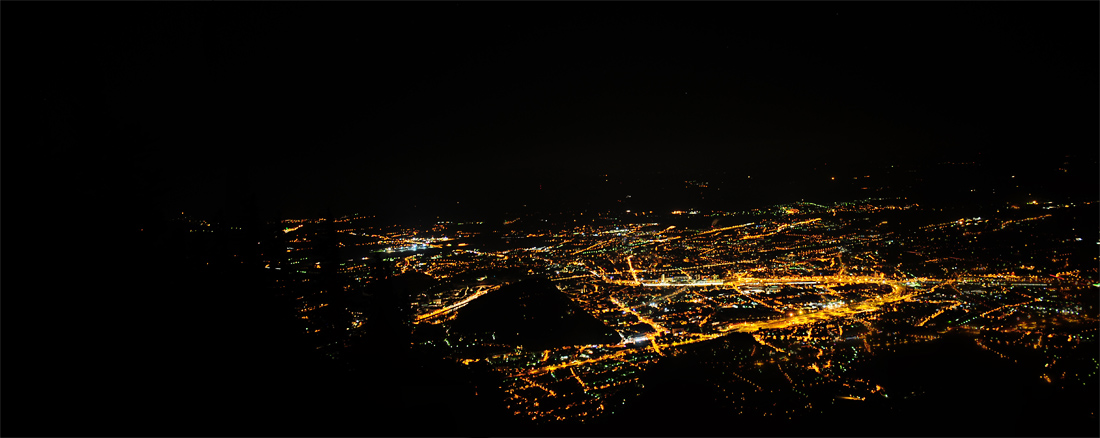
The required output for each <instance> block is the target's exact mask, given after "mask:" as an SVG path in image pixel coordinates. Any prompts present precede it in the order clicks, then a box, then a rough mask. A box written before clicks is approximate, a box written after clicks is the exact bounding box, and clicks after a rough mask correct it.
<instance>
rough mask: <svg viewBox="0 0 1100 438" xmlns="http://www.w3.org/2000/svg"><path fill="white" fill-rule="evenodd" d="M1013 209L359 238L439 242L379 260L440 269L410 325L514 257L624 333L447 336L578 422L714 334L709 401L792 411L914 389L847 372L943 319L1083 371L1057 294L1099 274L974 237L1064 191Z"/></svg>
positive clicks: (868, 210)
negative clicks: (591, 341)
mask: <svg viewBox="0 0 1100 438" xmlns="http://www.w3.org/2000/svg"><path fill="white" fill-rule="evenodd" d="M1086 204H1088V203H1086ZM1012 207H1015V208H1006V214H1005V217H1003V218H985V219H983V218H960V219H955V220H951V221H948V222H942V223H933V224H928V225H923V226H920V227H917V228H916V229H914V230H909V229H905V230H898V229H889V228H887V227H886V225H887V221H881V220H879V219H878V218H877V217H876V216H878V215H881V214H884V213H887V212H894V213H897V212H905V211H906V210H916V209H919V206H917V205H914V204H907V203H905V202H904V200H900V199H899V200H879V201H875V202H874V203H872V202H871V201H860V202H853V203H844V204H838V205H834V206H821V205H816V204H810V203H801V204H797V205H795V204H792V205H785V206H777V207H775V208H774V209H773V210H771V211H755V212H752V213H751V214H748V213H746V214H741V215H733V214H728V213H712V214H711V216H713V217H715V219H714V220H713V221H712V222H711V226H710V227H702V228H700V229H695V228H687V227H676V226H669V225H666V224H664V223H661V222H641V223H625V221H619V222H618V223H615V224H612V225H605V226H593V225H585V226H578V227H576V228H572V229H566V230H564V231H558V232H544V233H539V234H532V233H530V232H526V233H527V234H523V233H524V232H518V231H517V232H511V233H508V234H505V235H502V236H501V239H509V240H512V239H517V240H521V241H522V239H524V238H538V239H540V241H541V242H543V243H542V244H541V245H540V246H535V247H527V248H514V247H513V248H511V249H506V250H499V251H489V250H478V249H473V246H469V245H468V244H467V243H458V242H460V241H461V240H462V239H463V238H467V237H472V234H476V233H472V234H471V233H469V232H465V234H464V232H462V231H456V229H457V228H456V227H455V225H458V224H453V223H447V222H441V223H439V224H437V225H435V226H434V227H433V228H432V230H431V231H428V232H423V233H421V232H418V231H416V230H412V229H400V230H391V231H390V232H382V231H379V230H375V231H372V232H373V233H376V234H372V236H373V238H374V239H376V240H375V241H374V243H373V245H375V247H377V248H379V249H378V250H377V251H378V252H380V253H383V254H391V253H394V252H395V251H398V252H399V251H402V250H406V251H409V250H415V249H417V247H418V245H419V246H420V247H421V248H423V247H428V246H430V247H434V248H440V249H448V250H449V251H443V252H439V253H438V254H435V255H429V254H426V253H417V254H413V255H410V256H403V255H400V254H398V255H397V256H395V257H391V258H390V259H388V260H392V261H393V263H394V266H395V271H396V272H395V273H398V272H403V273H405V272H419V273H423V274H426V275H429V276H431V277H432V278H433V279H435V280H436V281H437V282H438V283H437V287H432V288H431V290H430V291H428V292H425V293H421V294H420V295H418V296H417V297H414V303H413V306H414V314H415V316H414V319H415V324H417V325H443V326H447V325H448V324H450V322H451V321H453V320H454V319H455V318H456V317H457V315H459V314H460V313H461V309H462V308H463V307H464V306H466V305H467V304H469V303H471V302H473V301H475V300H477V299H478V298H481V297H483V296H486V295H490V294H493V293H494V292H495V291H497V290H499V289H501V288H502V287H505V286H507V283H510V282H511V281H512V280H514V277H510V278H511V279H509V280H502V279H496V278H495V277H492V276H491V275H489V274H490V273H493V272H502V271H503V270H512V271H516V270H519V271H526V272H527V273H528V274H536V273H546V274H549V275H548V276H549V278H550V280H551V281H552V282H553V284H554V286H555V287H556V288H557V289H558V290H559V291H561V292H562V293H564V294H566V295H567V296H568V297H569V298H570V299H572V301H573V302H574V303H576V304H577V305H579V306H580V307H581V308H583V309H584V310H585V311H586V312H587V313H588V314H590V315H591V316H593V317H595V318H596V319H597V320H599V321H601V322H602V323H603V324H604V325H605V326H607V327H609V328H611V329H613V330H614V331H615V332H617V333H618V334H619V337H620V341H619V342H615V343H608V344H596V345H571V346H565V347H560V348H554V349H549V350H537V351H532V350H528V349H524V348H523V347H520V346H514V345H506V344H504V343H502V342H498V341H497V340H496V339H495V336H491V335H490V334H486V335H485V336H472V337H471V336H464V337H463V336H450V337H448V338H447V339H446V340H445V341H444V342H446V344H447V346H448V347H450V349H451V350H450V351H451V357H452V358H453V359H455V360H457V361H460V362H461V363H464V364H467V365H474V364H482V365H485V366H488V367H490V368H491V369H492V370H494V371H495V372H497V373H499V375H500V376H501V386H500V388H501V389H502V390H503V391H504V392H505V393H506V394H507V397H508V401H507V406H508V409H509V410H511V412H512V413H513V414H514V415H516V416H518V417H522V418H529V419H531V420H534V421H536V422H557V421H581V422H583V421H589V420H591V419H594V418H597V417H600V416H603V415H606V414H608V413H612V412H615V411H616V409H619V408H620V407H622V406H623V405H624V404H627V403H630V401H631V400H632V399H634V398H636V397H637V396H638V395H640V394H641V393H642V392H643V387H642V383H641V382H640V381H639V378H640V376H641V375H642V371H643V370H645V369H646V368H647V367H650V366H652V365H654V364H655V363H658V362H659V361H661V360H663V359H665V358H669V357H675V356H679V355H684V354H695V355H698V354H701V353H700V352H699V351H694V350H691V348H690V347H692V346H693V345H695V344H700V343H704V342H708V343H712V344H708V345H709V349H707V351H706V352H705V353H702V354H706V355H710V356H712V357H708V358H706V359H705V360H704V361H703V362H702V363H704V364H705V365H706V366H709V367H712V368H713V370H714V371H715V373H714V374H715V375H721V376H723V377H724V378H722V379H717V380H712V381H710V383H711V384H712V385H713V392H714V394H715V398H716V400H718V401H720V402H724V403H728V404H729V406H732V409H733V410H734V411H736V412H739V413H741V414H746V415H755V416H763V417H768V416H775V417H793V416H794V415H797V414H799V413H804V412H810V411H813V410H815V409H818V408H820V407H821V406H823V405H825V404H833V403H838V402H841V403H845V402H864V401H868V400H883V399H888V398H890V397H908V396H911V395H913V394H895V393H892V392H891V390H890V388H889V387H883V386H882V385H881V384H880V383H879V382H875V381H870V380H867V379H862V378H858V377H853V376H850V375H848V373H847V371H848V370H849V369H850V368H851V367H852V366H853V364H854V363H858V362H859V361H862V360H865V359H867V358H869V357H872V356H875V355H877V354H882V353H884V352H891V351H895V350H896V349H897V348H898V347H900V346H902V345H905V344H914V343H922V342H927V341H932V340H936V339H939V338H940V337H942V336H944V335H945V334H946V333H948V332H951V331H959V332H965V333H968V334H970V335H971V336H972V341H973V342H974V343H975V344H976V345H978V346H979V347H981V348H982V349H985V350H988V351H990V352H993V353H995V354H996V355H998V356H999V357H1001V358H1003V359H1004V360H1009V361H1017V357H1019V355H1018V354H1017V352H1018V351H1021V350H1026V351H1027V354H1033V353H1039V354H1040V356H1041V357H1042V358H1043V359H1042V360H1043V361H1045V364H1044V365H1043V367H1042V368H1040V369H1041V370H1042V371H1043V372H1042V373H1040V374H1038V375H1036V378H1039V379H1043V380H1044V381H1045V382H1048V383H1049V384H1053V385H1060V386H1063V387H1065V386H1070V385H1077V386H1078V387H1079V386H1080V385H1083V384H1086V383H1087V382H1092V381H1095V380H1096V371H1095V370H1096V368H1097V367H1096V364H1095V359H1092V360H1093V362H1094V363H1092V364H1087V365H1088V366H1087V367H1086V368H1087V369H1089V370H1091V371H1090V372H1089V373H1078V372H1076V371H1067V369H1062V368H1060V365H1059V364H1062V366H1074V367H1079V365H1080V364H1075V365H1066V364H1064V363H1063V362H1060V361H1059V359H1060V358H1061V356H1060V353H1061V352H1063V351H1066V350H1069V349H1073V348H1079V346H1080V344H1082V343H1084V344H1086V345H1088V344H1089V343H1094V342H1095V341H1096V339H1097V338H1096V335H1097V328H1096V321H1095V320H1093V319H1089V318H1087V317H1085V316H1082V314H1081V308H1080V305H1079V304H1076V303H1075V302H1074V301H1073V300H1071V299H1068V297H1070V296H1071V295H1072V294H1074V293H1080V291H1082V290H1083V291H1085V292H1087V293H1092V292H1094V288H1093V287H1092V284H1093V283H1096V282H1097V281H1096V279H1094V278H1089V276H1095V273H1094V272H1093V273H1082V272H1080V271H1073V270H1059V267H1065V266H1069V265H1068V263H1064V261H1065V260H1066V257H1067V256H1066V255H1065V251H1064V250H1063V249H1059V248H1058V247H1057V246H1055V247H1053V248H1047V249H1043V250H1042V251H1045V252H1043V253H1042V254H1043V256H1044V257H1045V258H1046V260H1050V262H1046V263H1041V264H1040V263H1036V265H1041V266H1040V267H1038V268H1037V267H1036V266H1029V265H1025V264H1020V263H1018V262H1015V261H1012V260H1009V259H1008V258H998V257H997V256H995V255H994V254H990V253H984V252H983V251H981V250H980V245H979V240H978V239H987V241H988V240H995V239H998V238H999V237H998V234H999V233H1000V234H1004V233H1008V232H1022V230H1021V229H1020V228H1021V227H1024V228H1026V227H1029V226H1033V225H1035V224H1038V223H1041V222H1042V221H1044V220H1050V218H1051V216H1052V215H1054V214H1057V210H1058V209H1060V208H1071V207H1074V206H1071V205H1064V206H1062V205H1056V206H1054V205H1049V206H1042V209H1043V210H1039V207H1040V206H1035V207H1028V208H1023V209H1021V208H1020V207H1019V206H1012ZM1051 209H1053V210H1055V211H1053V212H1051V211H1045V210H1051ZM1008 213H1011V214H1008ZM672 214H673V215H682V214H699V213H698V212H672ZM635 216H637V215H635ZM639 217H640V216H639ZM719 219H721V220H719ZM730 222H735V223H733V224H731V225H725V224H726V223H730ZM719 223H721V224H720V225H719ZM1014 228H1015V229H1016V230H1014ZM287 232H288V233H289V232H291V229H290V228H288V229H287ZM342 232H344V233H350V234H356V233H360V234H366V233H369V232H365V231H363V230H358V231H353V230H350V229H346V230H343V231H342ZM306 240H308V239H306ZM1071 240H1072V239H1071ZM1080 240H1081V239H1079V238H1078V239H1076V241H1073V242H1072V243H1073V244H1078V243H1079V242H1077V241H1080ZM1085 243H1091V242H1085ZM1093 244H1095V243H1093ZM513 246H515V245H513ZM460 247H463V248H460ZM465 248H470V249H465ZM960 248H962V250H960ZM292 250H293V248H291V249H288V252H290V251H292ZM967 251H969V253H966V252H967ZM1060 251H1061V252H1060ZM898 252H901V253H908V254H910V255H915V256H917V257H916V258H914V259H912V261H903V262H901V263H898V262H897V261H896V258H894V259H892V260H888V257H887V256H885V255H884V254H886V253H898ZM1032 258H1034V257H1032ZM349 262H354V261H349ZM341 269H342V270H343V271H344V272H348V273H352V274H353V275H355V274H354V273H355V272H358V271H357V270H361V269H363V268H362V267H359V265H356V264H355V263H348V264H345V265H344V266H343V267H342V268H341ZM1021 271H1022V272H1021ZM502 278H509V277H502ZM460 279H461V280H460ZM451 280H454V281H451ZM353 328H354V327H353ZM479 347H480V348H479ZM486 351H491V353H485V352H486ZM1077 369H1078V368H1073V370H1077Z"/></svg>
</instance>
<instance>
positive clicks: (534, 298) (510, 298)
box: [452, 279, 619, 350]
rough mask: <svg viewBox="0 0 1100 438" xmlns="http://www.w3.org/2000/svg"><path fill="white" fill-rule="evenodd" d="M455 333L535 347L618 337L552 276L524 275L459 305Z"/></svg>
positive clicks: (553, 346)
mask: <svg viewBox="0 0 1100 438" xmlns="http://www.w3.org/2000/svg"><path fill="white" fill-rule="evenodd" d="M452 333H460V334H464V335H468V336H475V335H476V334H478V333H487V334H492V335H495V336H496V338H495V340H496V341H497V342H499V343H503V344H511V345H522V346H523V347H525V348H528V349H536V350H541V349H549V348H555V347H561V346H566V345H584V344H604V343H614V342H618V341H619V335H618V334H617V333H615V332H614V331H613V330H611V329H609V328H607V327H606V326H604V325H603V323H601V322H600V321H598V320H596V319H595V318H593V317H592V316H591V315H589V314H587V313H585V311H584V310H583V309H581V308H580V307H578V306H577V305H576V304H574V303H573V302H572V301H571V300H570V299H569V297H567V296H565V294H563V293H561V292H559V291H558V290H557V289H556V288H554V285H553V283H551V282H550V281H549V280H547V279H528V280H523V281H521V282H519V283H517V284H513V285H509V286H504V287H502V288H500V290H497V291H495V292H492V293H490V294H488V295H486V296H484V297H481V298H478V299H477V300H474V301H472V302H470V304H468V305H467V306H466V307H465V308H463V309H462V310H460V311H459V315H458V318H457V319H455V321H454V325H453V327H452Z"/></svg>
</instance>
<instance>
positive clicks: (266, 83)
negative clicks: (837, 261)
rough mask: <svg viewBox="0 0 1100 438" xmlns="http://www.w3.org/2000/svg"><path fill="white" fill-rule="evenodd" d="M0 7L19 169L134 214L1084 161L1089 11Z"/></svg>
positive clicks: (1080, 6) (518, 197) (612, 194)
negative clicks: (27, 154)
mask: <svg viewBox="0 0 1100 438" xmlns="http://www.w3.org/2000/svg"><path fill="white" fill-rule="evenodd" d="M5 6H6V8H5V9H7V12H8V13H7V14H6V15H7V19H5V26H6V27H7V29H8V32H6V33H7V34H8V35H10V36H9V38H6V41H5V43H4V49H5V50H4V53H5V60H6V61H8V62H7V63H6V65H5V67H6V68H5V69H4V70H5V78H6V79H7V81H6V84H7V85H8V87H7V90H6V91H8V93H6V94H5V97H7V98H8V99H6V100H7V102H8V103H9V105H6V109H7V111H6V112H5V115H6V116H7V117H6V120H5V121H10V123H9V124H6V125H7V126H6V127H7V128H8V129H6V130H5V136H4V138H5V140H7V142H6V146H8V148H7V149H8V151H9V157H11V156H12V155H11V152H12V151H17V152H16V153H17V154H22V153H23V152H24V151H27V150H30V151H31V155H32V156H33V158H31V159H29V160H26V162H28V163H32V166H34V168H35V169H39V166H41V167H40V169H41V170H40V171H39V172H38V174H39V175H41V181H40V183H39V184H36V186H35V187H36V190H38V189H44V190H46V191H49V192H51V193H54V194H56V195H57V196H58V198H56V199H58V200H57V201H56V202H57V203H59V204H65V203H67V202H78V201H79V202H84V203H88V202H90V201H89V199H97V201H95V202H91V203H90V204H89V205H88V206H87V208H92V209H104V210H106V211H110V210H112V209H116V208H123V209H125V211H126V212H127V213H132V214H135V215H138V216H141V215H146V216H151V217H153V216H162V215H165V214H168V212H174V211H177V210H180V211H182V210H189V211H192V212H194V213H196V214H200V215H202V214H206V215H210V214H216V213H217V212H219V211H223V210H225V209H226V208H230V207H231V206H233V205H238V204H240V203H242V202H253V201H250V200H254V202H255V204H256V205H257V206H258V208H259V210H260V212H261V214H262V215H263V216H264V217H265V218H270V219H274V218H276V217H303V216H310V217H317V216H321V215H326V214H329V213H330V212H331V213H332V214H335V215H341V214H348V213H356V212H358V213H361V214H380V213H382V212H389V213H396V212H400V214H399V215H397V216H400V217H403V218H412V217H420V216H431V215H434V214H439V213H440V212H444V213H445V212H447V211H451V210H454V209H461V208H463V207H466V206H469V207H466V208H468V209H467V210H463V211H464V212H466V213H470V212H471V210H469V209H473V210H472V211H473V212H475V213H476V212H478V211H485V212H490V211H491V212H494V213H495V212H499V211H516V210H517V209H520V210H522V208H523V207H522V206H523V205H526V204H529V203H530V204H535V203H538V202H540V200H542V201H544V202H543V204H546V205H549V206H550V207H556V206H558V205H565V206H567V207H574V206H580V207H584V206H586V205H588V204H591V203H595V204H599V203H601V202H613V200H615V199H621V198H622V197H623V196H624V195H626V194H631V192H632V190H631V188H633V189H634V190H633V192H635V193H634V195H635V196H638V194H637V192H641V191H644V188H643V186H644V184H647V183H649V184H658V185H659V184H660V182H659V181H664V180H665V179H667V180H669V181H677V180H679V181H682V180H686V179H698V180H712V181H713V180H720V181H724V180H733V179H734V178H735V177H736V178H743V177H744V176H742V175H745V176H747V175H750V174H757V175H762V174H767V175H775V176H776V177H781V178H792V179H798V178H806V175H809V174H814V175H817V173H820V172H822V171H823V169H829V171H834V170H835V171H836V172H839V173H841V174H842V173H844V172H861V171H862V170H863V169H876V168H878V167H881V166H887V165H890V164H897V163H917V162H940V161H951V160H970V159H973V158H974V157H979V156H980V157H981V158H982V159H983V160H987V161H990V162H992V163H997V165H1005V166H1021V167H1026V166H1027V165H1029V164H1030V163H1033V162H1037V160H1038V161H1041V160H1044V159H1051V160H1053V159H1055V158H1061V157H1063V156H1064V155H1067V154H1070V155H1074V157H1075V159H1077V160H1079V161H1082V162H1084V163H1086V164H1087V165H1089V166H1091V165H1092V163H1095V157H1096V155H1097V141H1096V140H1097V138H1096V135H1097V120H1098V119H1100V112H1098V109H1097V100H1096V98H1097V95H1098V88H1097V76H1098V73H1097V72H1098V70H1097V53H1098V48H1100V47H1098V44H1097V24H1096V17H1097V12H1098V11H1097V9H1098V7H1097V4H1096V3H1095V2H1074V3H1058V4H1045V3H1043V4H1040V3H985V2H983V3H964V4H959V3H931V4H929V3H905V4H895V3H888V4H877V3H876V4H871V3H847V4H817V3H694V4H667V3H639V4H618V3H608V4H596V5H588V4H586V5H581V4H557V3H546V4H497V3H491V4H489V3H470V4H465V3H428V4H425V3H388V4H381V3H361V4H319V5H303V4H264V5H251V4H211V3H186V4H157V5H123V4H110V5H95V6H93V5H77V4H70V5H65V6H62V7H58V6H53V7H51V6H47V5H32V4H13V3H9V4H7V5H5ZM17 139H18V140H17ZM10 163H12V162H11V161H9V164H10ZM825 166H831V167H825ZM876 166H878V167H876ZM658 172H660V173H658ZM815 172H817V173H815ZM605 174H606V175H609V176H607V177H603V175H605ZM604 179H608V180H609V181H608V182H609V184H608V185H597V184H594V182H597V181H598V182H602V181H603V180H604ZM1094 179H1095V178H1094ZM616 182H618V185H617V186H616V185H615V183H616ZM10 187H11V186H9V188H10ZM563 200H564V201H565V202H564V204H563V203H562V201H563ZM785 200H786V199H776V202H782V201H785ZM586 203H588V204H586ZM463 204H465V205H463ZM730 207H731V208H735V207H738V205H730ZM397 216H395V217H397Z"/></svg>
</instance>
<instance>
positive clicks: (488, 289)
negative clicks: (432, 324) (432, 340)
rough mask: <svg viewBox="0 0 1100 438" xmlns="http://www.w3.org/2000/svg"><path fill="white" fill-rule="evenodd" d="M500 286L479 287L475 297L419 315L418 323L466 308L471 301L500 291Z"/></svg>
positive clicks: (471, 296) (417, 317)
mask: <svg viewBox="0 0 1100 438" xmlns="http://www.w3.org/2000/svg"><path fill="white" fill-rule="evenodd" d="M500 286H501V285H499V284H498V285H494V286H478V290H477V292H475V293H474V294H473V295H470V296H468V297H466V298H463V299H461V300H459V301H458V302H456V303H454V304H451V305H449V306H447V307H444V308H441V309H436V310H434V311H432V312H429V313H425V314H421V315H417V316H416V321H417V322H420V321H425V320H428V319H431V318H435V317H437V316H440V315H443V314H446V313H449V312H452V311H455V310H458V309H461V308H462V306H465V305H466V304H469V303H470V301H473V300H476V299H478V298H480V297H482V296H484V295H485V294H487V293H489V292H492V291H495V290H497V289H500Z"/></svg>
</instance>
